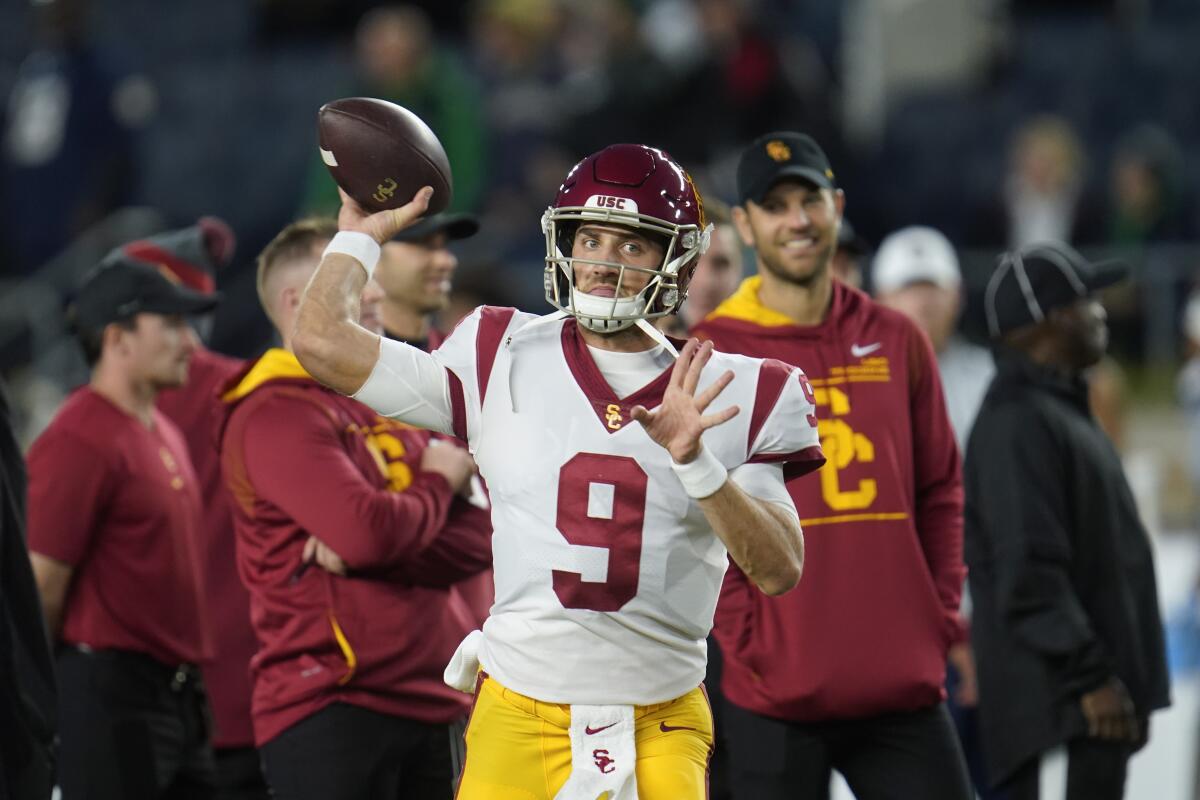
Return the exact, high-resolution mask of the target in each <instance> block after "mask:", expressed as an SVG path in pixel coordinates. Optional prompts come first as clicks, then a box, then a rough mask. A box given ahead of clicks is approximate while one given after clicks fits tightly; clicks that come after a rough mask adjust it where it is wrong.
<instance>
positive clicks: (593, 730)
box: [583, 722, 617, 736]
mask: <svg viewBox="0 0 1200 800" xmlns="http://www.w3.org/2000/svg"><path fill="white" fill-rule="evenodd" d="M616 724H617V723H615V722H610V723H608V724H607V725H604V726H602V727H600V728H593V727H592V726H591V725H588V726H587V727H586V728H584V729H583V732H584V733H586V734H587V735H588V736H591V735H592V734H594V733H599V732H600V731H606V730H608V729H609V728H611V727H612V726H613V725H616Z"/></svg>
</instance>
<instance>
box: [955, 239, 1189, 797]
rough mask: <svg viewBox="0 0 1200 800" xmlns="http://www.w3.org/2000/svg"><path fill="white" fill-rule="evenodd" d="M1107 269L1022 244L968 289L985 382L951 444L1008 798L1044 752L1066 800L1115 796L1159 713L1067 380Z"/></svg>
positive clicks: (1118, 507)
mask: <svg viewBox="0 0 1200 800" xmlns="http://www.w3.org/2000/svg"><path fill="white" fill-rule="evenodd" d="M1123 275H1124V268H1123V267H1121V266H1120V265H1114V264H1111V263H1109V264H1103V263H1101V264H1093V263H1089V262H1088V261H1086V260H1085V259H1084V258H1083V257H1082V256H1080V255H1079V253H1078V252H1076V251H1075V250H1073V249H1071V248H1070V247H1068V246H1066V245H1061V244H1047V245H1036V246H1034V247H1030V248H1025V249H1023V250H1019V251H1014V252H1010V253H1006V254H1005V255H1004V256H1002V257H1001V259H1000V261H999V264H998V266H997V267H996V270H995V272H994V273H993V274H992V277H991V279H990V281H989V282H988V286H987V291H986V295H985V309H984V310H985V312H986V315H987V321H988V328H989V331H990V333H991V335H992V337H993V339H994V340H995V342H996V364H997V375H996V379H995V381H994V382H993V383H992V386H991V388H990V389H989V390H988V394H987V396H986V398H985V399H984V402H983V407H982V408H981V410H980V412H979V416H978V418H977V419H976V421H975V427H974V429H973V430H972V433H971V438H970V442H969V444H968V445H967V457H966V464H965V467H964V484H965V488H966V546H967V551H966V552H967V563H968V564H969V565H970V568H971V573H970V574H971V596H972V599H973V601H974V611H973V616H972V626H971V640H972V644H973V645H974V648H975V655H976V661H977V664H978V666H979V713H980V723H981V728H982V732H983V746H984V753H985V755H986V758H987V770H988V774H989V776H990V777H991V779H992V781H993V782H995V783H997V784H999V785H1000V786H1002V787H1003V788H1004V789H1005V791H1006V792H1007V793H1008V796H1009V797H1010V798H1012V800H1036V798H1037V797H1038V796H1039V794H1038V775H1039V766H1040V762H1041V756H1042V754H1043V753H1044V752H1045V751H1047V750H1049V749H1051V748H1053V747H1056V746H1058V745H1065V746H1066V748H1067V752H1068V760H1069V761H1068V768H1067V797H1068V798H1072V800H1073V799H1074V798H1081V799H1082V798H1088V800H1110V799H1111V800H1117V799H1118V798H1121V797H1122V796H1123V795H1124V785H1125V773H1126V762H1127V761H1128V759H1129V757H1130V756H1131V755H1132V754H1133V753H1134V752H1136V751H1137V750H1138V749H1140V748H1141V747H1142V746H1143V745H1144V744H1145V743H1146V741H1147V739H1148V737H1149V718H1150V714H1151V712H1153V711H1155V710H1157V709H1161V708H1164V707H1166V706H1167V705H1168V703H1169V702H1170V701H1169V696H1168V692H1169V679H1168V675H1167V665H1166V653H1165V650H1164V646H1163V631H1162V621H1161V620H1160V618H1159V611H1158V592H1157V588H1156V580H1155V574H1154V560H1153V555H1152V553H1151V547H1150V542H1149V539H1148V538H1147V534H1146V531H1145V529H1144V528H1143V527H1142V523H1141V520H1140V519H1139V516H1138V511H1137V508H1136V506H1135V503H1134V500H1133V494H1132V492H1131V491H1130V488H1129V485H1128V483H1127V482H1126V479H1125V473H1124V471H1123V469H1122V467H1121V460H1120V457H1119V456H1118V455H1117V453H1116V451H1115V450H1114V449H1113V447H1112V444H1111V443H1110V442H1109V440H1108V438H1107V437H1106V436H1105V435H1104V434H1103V432H1101V431H1100V429H1099V428H1098V427H1097V426H1096V425H1095V423H1094V422H1093V420H1092V418H1091V414H1090V413H1089V410H1088V402H1087V389H1086V386H1085V383H1084V380H1083V377H1082V371H1083V370H1084V369H1086V368H1087V367H1089V366H1091V365H1092V364H1095V363H1096V362H1097V361H1098V360H1099V359H1100V357H1101V356H1102V355H1103V354H1104V350H1105V347H1106V346H1107V343H1108V330H1107V327H1106V325H1105V314H1104V308H1103V307H1102V306H1101V305H1100V303H1099V301H1097V300H1096V299H1095V298H1094V297H1093V296H1092V295H1093V293H1094V292H1095V291H1096V290H1098V289H1100V288H1102V287H1104V286H1106V285H1109V284H1111V283H1114V282H1115V281H1117V280H1119V279H1120V278H1121V277H1122V276H1123Z"/></svg>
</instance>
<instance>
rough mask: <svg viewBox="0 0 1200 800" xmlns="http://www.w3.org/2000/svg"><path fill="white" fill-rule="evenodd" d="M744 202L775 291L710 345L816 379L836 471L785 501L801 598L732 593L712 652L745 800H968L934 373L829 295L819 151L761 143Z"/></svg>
mask: <svg viewBox="0 0 1200 800" xmlns="http://www.w3.org/2000/svg"><path fill="white" fill-rule="evenodd" d="M738 194H739V206H738V207H737V208H735V209H734V223H735V225H736V226H737V229H738V233H739V235H740V236H741V238H742V241H743V242H744V243H745V244H746V245H747V246H748V247H753V248H754V250H755V255H756V261H757V266H758V275H757V276H755V277H752V278H749V279H747V280H746V281H744V282H743V283H742V285H741V287H740V288H739V289H738V291H737V292H736V293H735V294H734V295H733V296H732V297H730V298H729V299H728V300H726V301H725V302H724V303H723V304H722V305H720V306H719V307H718V308H717V309H716V310H715V311H713V312H712V313H711V314H710V315H709V316H708V317H707V318H706V319H705V320H704V321H702V322H701V323H700V324H699V325H697V326H696V328H695V330H694V332H695V333H696V334H697V335H699V336H700V337H701V338H708V339H711V340H712V341H713V343H714V344H715V345H716V347H717V349H719V350H724V351H726V352H734V353H744V354H746V355H751V356H759V357H770V358H777V359H779V360H781V361H784V362H787V363H789V364H795V365H797V366H800V367H801V368H802V369H803V370H804V371H805V373H807V374H808V376H809V377H810V378H811V380H812V385H813V387H814V393H815V395H816V404H817V406H818V409H819V410H818V418H819V422H818V429H819V431H820V436H821V446H822V448H824V450H825V455H826V456H827V458H828V461H827V463H826V465H825V466H824V467H823V468H822V469H821V471H820V473H819V474H818V476H817V477H816V478H804V479H796V480H791V481H789V483H788V489H789V491H790V493H791V495H792V499H793V500H794V501H795V504H796V509H797V511H799V512H800V517H801V524H802V526H803V528H804V534H805V550H806V552H805V559H806V561H805V565H804V577H803V578H802V579H801V581H800V585H799V587H798V588H797V589H796V590H795V591H793V592H790V593H788V594H786V595H783V596H780V597H767V596H766V595H764V594H762V593H761V592H758V591H755V590H754V588H753V586H751V585H750V583H749V582H748V581H747V580H746V579H745V577H744V576H742V575H741V573H740V572H739V571H738V570H737V568H736V567H732V566H731V567H730V570H729V573H728V574H727V575H726V581H725V588H724V591H723V593H722V596H721V602H720V605H719V607H718V609H717V620H716V628H715V634H716V638H717V641H718V642H719V644H720V647H721V650H722V652H723V654H724V656H725V671H724V676H723V680H722V689H723V690H724V694H725V698H726V708H725V719H726V724H725V738H726V741H727V747H728V749H729V750H728V751H729V758H730V775H731V784H732V788H733V792H734V797H736V798H739V800H741V798H755V800H770V799H771V798H781V799H782V798H785V797H786V798H791V797H815V798H820V797H825V796H827V792H828V788H829V779H830V773H831V770H834V769H836V770H837V771H838V772H840V773H841V774H842V775H843V777H845V778H846V781H847V782H848V783H849V785H850V788H851V789H852V790H853V791H854V794H855V796H856V797H857V798H858V800H873V799H874V798H885V797H914V798H915V797H920V798H922V799H923V800H942V799H943V798H944V799H945V800H966V798H968V797H970V796H971V795H970V788H969V784H968V780H967V774H966V768H965V766H964V765H963V759H962V753H961V750H960V748H959V745H958V741H957V738H956V737H955V733H954V728H953V726H952V724H951V722H950V718H949V715H948V714H947V712H946V710H945V708H944V704H943V700H944V693H943V689H942V683H943V679H944V677H945V667H946V651H947V649H948V647H949V646H950V645H951V644H952V643H954V642H957V641H961V640H962V639H963V637H964V630H963V626H962V623H961V620H960V618H959V616H958V605H959V598H960V595H961V591H962V584H963V578H964V577H965V568H964V567H963V560H962V481H961V474H960V464H959V456H958V448H957V447H956V445H955V442H954V432H953V430H952V429H951V427H950V421H949V419H948V418H947V414H946V405H945V401H944V399H943V397H942V389H941V383H940V381H939V378H938V372H937V361H936V359H935V357H934V354H933V351H932V348H931V347H930V344H929V340H928V339H927V338H926V336H925V335H924V334H923V333H922V332H921V331H920V330H919V329H918V328H917V327H916V325H914V324H913V323H912V322H910V321H909V320H908V319H907V318H905V317H903V316H902V315H900V314H899V313H897V312H894V311H891V310H889V309H887V308H884V307H882V306H880V305H877V304H876V303H874V302H872V301H871V300H870V298H868V297H867V296H866V295H865V294H863V293H862V292H860V291H858V290H857V289H853V288H851V287H849V286H847V285H846V284H843V283H841V282H840V281H837V280H834V279H833V278H832V277H831V275H830V260H831V258H832V256H833V253H834V251H835V249H836V247H837V236H838V227H839V225H840V222H841V218H842V209H843V207H844V205H845V195H844V194H843V193H842V191H841V190H840V189H838V188H837V184H836V182H835V180H834V173H833V169H832V168H831V167H830V165H829V162H828V160H827V159H826V157H825V154H824V153H823V152H822V150H821V148H820V147H819V146H818V145H817V143H816V142H814V141H813V140H812V139H811V138H810V137H808V136H805V135H803V134H799V133H792V132H777V133H770V134H767V135H765V136H762V137H760V138H759V139H757V140H756V141H754V142H753V143H752V144H750V145H749V146H748V147H747V148H746V149H745V150H744V151H743V153H742V155H741V158H740V160H739V163H738ZM747 410H749V409H747Z"/></svg>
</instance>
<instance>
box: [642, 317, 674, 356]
mask: <svg viewBox="0 0 1200 800" xmlns="http://www.w3.org/2000/svg"><path fill="white" fill-rule="evenodd" d="M636 325H637V327H638V329H639V330H641V332H642V333H644V334H646V335H647V336H649V337H650V338H651V339H653V340H654V341H655V343H657V344H658V345H659V346H660V347H663V348H665V349H666V351H667V352H668V353H670V354H671V356H672V357H673V358H679V351H678V350H676V349H675V345H673V344H671V340H670V339H668V338H667V335H666V334H665V333H663V332H662V331H660V330H659V329H658V328H656V327H654V326H653V325H651V324H650V321H649V320H644V319H639V320H638V321H637V323H636Z"/></svg>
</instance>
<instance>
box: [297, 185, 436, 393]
mask: <svg viewBox="0 0 1200 800" xmlns="http://www.w3.org/2000/svg"><path fill="white" fill-rule="evenodd" d="M338 191H339V192H340V193H341V195H342V208H341V211H339V212H338V231H339V234H338V236H339V239H341V240H340V241H339V239H335V242H338V243H339V244H340V245H341V247H340V248H337V249H341V250H342V252H330V251H329V250H327V251H326V255H325V257H324V258H323V259H322V260H321V265H320V266H319V267H318V268H317V271H316V273H315V274H314V275H313V277H312V280H311V281H310V282H309V284H308V288H307V289H305V291H304V297H303V298H302V299H301V301H300V311H299V314H298V316H297V318H296V330H295V333H294V334H293V338H292V347H293V349H294V350H295V351H296V357H297V358H299V359H300V363H301V365H303V366H304V368H305V369H306V370H308V373H309V374H310V375H312V376H313V377H314V378H316V379H317V380H319V381H320V382H321V383H323V384H325V385H326V386H328V387H329V388H331V389H334V390H336V391H339V392H341V393H342V394H354V393H355V392H356V391H358V390H359V388H361V387H362V385H363V384H364V383H366V382H367V378H368V377H370V375H371V370H372V369H373V368H374V367H375V362H376V361H377V360H378V358H379V336H377V335H376V334H374V333H371V332H370V331H368V330H367V329H366V328H364V327H362V326H361V325H359V324H358V313H359V308H358V305H359V297H360V295H361V293H362V288H363V286H364V285H365V284H366V282H367V279H368V278H369V277H370V274H369V273H370V271H371V270H372V269H374V266H375V264H374V262H375V261H378V255H379V246H380V245H382V244H383V243H384V242H386V241H388V240H389V239H391V238H392V237H393V236H395V235H396V234H397V233H399V232H400V231H401V230H403V229H404V228H407V227H408V226H409V225H411V224H413V223H414V222H415V221H416V220H417V219H418V218H419V217H420V216H421V215H422V214H423V213H425V209H426V207H427V206H428V205H429V197H430V194H431V193H432V190H431V189H429V188H428V187H425V188H424V189H422V190H421V191H419V192H417V194H416V196H414V197H413V199H412V201H411V202H409V203H408V204H407V205H404V206H401V207H400V208H397V209H392V210H388V211H381V212H379V213H377V214H367V212H365V211H363V209H362V208H361V207H360V206H359V205H358V203H356V202H354V200H352V199H351V198H350V197H349V196H348V195H347V194H346V193H345V192H342V191H341V190H340V189H339V190H338ZM343 233H351V234H365V235H366V237H369V238H358V240H357V241H355V238H351V237H346V238H344V239H342V238H341V235H342V234H343ZM356 238H357V237H356ZM372 244H373V248H372ZM330 249H331V250H333V249H335V248H333V247H331V248H330ZM354 250H360V251H361V252H354V254H353V255H352V254H351V251H354ZM368 260H369V261H371V262H372V263H369V264H368V263H366V261H368Z"/></svg>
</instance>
